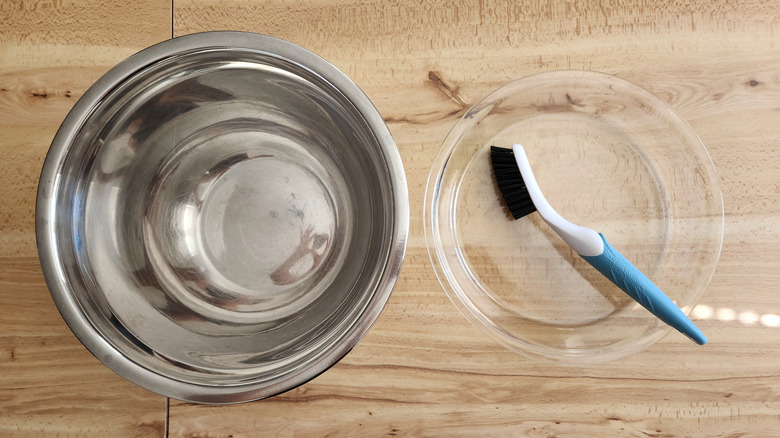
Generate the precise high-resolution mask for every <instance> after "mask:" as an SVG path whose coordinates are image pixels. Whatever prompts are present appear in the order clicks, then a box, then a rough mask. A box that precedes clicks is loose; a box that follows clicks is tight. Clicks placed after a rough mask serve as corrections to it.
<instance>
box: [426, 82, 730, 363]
mask: <svg viewBox="0 0 780 438" xmlns="http://www.w3.org/2000/svg"><path fill="white" fill-rule="evenodd" d="M514 143H520V144H522V145H523V146H524V148H525V149H526V152H527V154H528V156H529V160H530V162H531V166H532V168H533V170H534V173H535V175H536V177H537V180H538V182H539V185H540V187H541V189H542V191H543V192H544V194H545V196H546V197H547V199H548V200H549V202H550V204H551V205H552V206H553V207H554V208H555V209H556V210H557V211H558V212H559V213H560V214H561V215H562V216H564V217H566V218H567V219H568V220H570V221H571V222H574V223H576V224H581V225H584V226H587V227H590V228H593V229H595V230H596V231H598V232H602V233H604V235H605V236H607V238H608V239H609V240H610V242H611V243H612V245H613V246H614V247H615V248H617V249H618V250H619V251H621V252H622V253H623V254H624V255H625V256H626V257H627V258H628V259H629V260H631V261H632V262H633V263H634V264H635V265H636V266H637V267H638V268H639V269H640V270H641V271H642V272H644V273H645V274H646V275H647V276H648V277H649V278H650V279H651V280H653V281H654V282H655V283H656V284H657V285H658V286H659V287H660V288H661V289H662V290H664V291H665V292H666V294H667V295H669V297H670V298H672V299H673V300H674V301H675V302H676V303H677V304H678V305H679V306H681V307H682V308H683V310H684V311H686V312H689V311H690V310H691V309H692V308H693V306H694V305H695V304H696V302H697V301H698V300H699V298H700V297H701V295H702V293H703V292H704V290H705V288H706V286H707V284H708V282H709V279H710V278H711V275H712V273H713V270H714V267H715V264H716V262H717V259H718V256H719V253H720V245H721V239H722V233H723V209H722V201H721V194H720V188H719V185H718V179H717V175H716V174H715V171H714V168H713V165H712V162H711V160H710V158H709V155H708V154H707V152H706V150H705V149H704V147H703V145H702V144H701V142H700V140H699V139H698V137H697V136H696V135H695V134H694V133H693V132H692V130H691V129H690V127H689V126H688V125H687V124H686V123H685V122H684V121H682V120H681V119H680V118H679V116H677V115H676V114H675V113H674V112H673V111H671V109H670V108H669V107H668V106H667V105H666V104H664V103H663V102H661V101H660V100H658V99H657V98H655V97H654V96H652V95H651V94H649V93H647V92H646V91H644V90H642V89H641V88H639V87H637V86H635V85H633V84H630V83H628V82H626V81H623V80H620V79H618V78H616V77H613V76H609V75H605V74H600V73H595V72H576V71H562V72H550V73H542V74H538V75H535V76H530V77H528V78H525V79H521V80H518V81H516V82H513V83H511V84H509V85H507V86H505V87H502V88H501V89H499V90H497V91H496V92H494V93H492V94H491V95H489V96H488V97H486V98H485V99H484V100H483V101H481V102H480V103H478V104H477V105H475V106H474V107H473V108H472V109H471V110H469V111H468V112H467V113H466V114H465V115H464V116H463V117H462V118H461V120H460V121H458V123H457V124H456V126H455V127H454V128H453V130H452V132H451V133H450V134H449V135H448V137H447V139H446V140H445V142H444V144H443V146H442V149H441V152H440V154H439V156H438V157H437V160H436V162H435V163H434V166H433V169H432V171H431V175H430V178H429V181H428V189H427V190H428V191H427V196H426V213H425V221H426V231H427V233H426V234H427V236H428V244H429V251H430V252H431V259H432V261H433V264H434V268H435V269H436V271H437V274H438V276H439V279H440V280H441V282H442V285H443V286H444V288H445V290H446V291H447V292H448V294H449V295H450V297H451V298H452V299H453V302H455V304H456V305H457V306H458V307H459V308H460V310H461V311H462V312H463V313H464V314H465V315H466V316H467V317H468V318H469V319H470V320H471V321H472V322H474V323H475V324H476V325H478V326H479V327H481V328H483V329H485V330H486V331H487V332H488V334H490V335H491V336H492V337H494V338H495V339H496V340H498V341H499V342H501V343H502V344H504V345H505V346H507V347H509V348H511V349H513V350H515V351H518V352H520V353H523V354H526V355H528V356H531V357H535V358H539V359H543V360H548V361H554V362H561V363H570V364H593V363H600V362H605V361H609V360H614V359H618V358H621V357H624V356H627V355H629V354H632V353H635V352H637V351H639V350H641V349H643V348H645V347H647V346H649V345H651V344H652V343H653V342H655V341H657V340H658V339H660V338H661V337H662V336H663V335H664V334H666V333H667V332H668V330H669V327H668V326H666V325H665V324H663V323H661V322H660V321H658V320H657V319H655V317H654V316H653V315H651V314H650V313H649V312H647V311H646V310H645V309H644V308H642V307H641V306H640V305H639V304H637V303H635V302H634V301H632V300H631V299H630V298H629V297H628V296H627V295H625V294H624V293H623V292H622V291H621V290H620V289H618V288H617V286H615V285H613V284H612V283H610V282H609V281H608V280H607V279H606V278H604V277H603V276H602V275H601V274H599V273H598V272H597V271H596V270H595V269H593V268H592V267H591V266H590V265H589V264H588V263H587V262H585V261H584V260H582V259H581V258H580V257H579V256H578V255H577V254H576V253H575V252H574V251H573V250H571V248H569V247H568V246H567V245H566V243H565V242H563V240H561V239H560V238H559V237H558V236H557V235H556V234H555V233H554V232H553V231H552V230H551V229H550V228H549V227H548V226H547V225H546V224H545V223H544V222H543V221H542V220H541V218H540V217H539V216H538V215H537V214H532V215H530V216H526V217H524V218H521V219H520V220H517V221H514V220H512V218H511V216H509V213H508V211H507V210H506V209H505V207H504V205H503V203H502V201H501V195H500V193H499V191H498V189H497V187H496V184H495V181H494V178H493V176H492V169H491V167H490V159H489V148H490V146H491V145H495V146H501V147H511V145H512V144H514Z"/></svg>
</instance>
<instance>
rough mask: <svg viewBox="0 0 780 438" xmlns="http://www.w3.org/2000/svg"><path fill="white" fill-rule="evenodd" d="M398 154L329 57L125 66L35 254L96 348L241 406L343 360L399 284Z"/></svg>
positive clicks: (205, 49) (61, 163) (204, 51)
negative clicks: (394, 287) (38, 255)
mask: <svg viewBox="0 0 780 438" xmlns="http://www.w3.org/2000/svg"><path fill="white" fill-rule="evenodd" d="M408 227H409V206H408V195H407V187H406V180H405V177H404V173H403V168H402V163H401V160H400V156H399V154H398V151H397V149H396V146H395V143H394V142H393V139H392V137H391V136H390V133H389V131H388V129H387V127H386V125H385V124H384V122H383V120H382V118H381V116H380V115H379V113H378V112H377V110H376V109H375V108H374V107H373V106H372V105H371V103H370V102H369V100H368V98H367V97H366V96H365V95H364V94H363V93H362V92H361V91H360V89H358V87H357V86H356V85H355V84H354V83H353V82H352V81H351V80H350V79H349V78H347V76H345V75H344V74H343V73H341V72H340V71H339V70H337V69H336V68H335V67H334V66H332V65H331V64H329V63H328V62H327V61H325V60H323V59H321V58H319V57H317V56H316V55H314V54H312V53H311V52H308V51H306V50H304V49H302V48H300V47H298V46H295V45H293V44H291V43H287V42H284V41H281V40H278V39H275V38H271V37H268V36H262V35H256V34H249V33H240V32H209V33H202V34H195V35H189V36H185V37H181V38H176V39H173V40H170V41H166V42H163V43H161V44H158V45H156V46H153V47H151V48H148V49H146V50H144V51H142V52H140V53H138V54H136V55H134V56H132V57H130V58H128V59H127V60H126V61H124V62H122V63H121V64H119V65H118V66H117V67H115V68H114V69H112V70H111V71H110V72H108V73H107V74H106V75H105V76H104V77H102V78H101V79H100V80H99V81H98V82H97V83H96V84H95V85H94V86H93V87H91V88H90V89H89V90H88V91H87V93H85V95H84V96H83V97H82V98H81V99H80V100H79V101H78V103H77V104H76V105H75V107H74V108H73V110H72V111H71V112H70V114H69V115H68V116H67V118H66V119H65V121H64V122H63V124H62V127H61V128H60V130H59V132H58V133H57V135H56V137H55V139H54V141H53V143H52V146H51V149H50V151H49V154H48V156H47V158H46V162H45V164H44V167H43V172H42V175H41V181H40V186H39V190H38V204H37V211H36V228H37V237H38V249H39V254H40V259H41V264H42V267H43V272H44V274H45V277H46V281H47V283H48V286H49V289H50V291H51V294H52V297H53V298H54V301H55V302H56V304H57V307H58V308H59V310H60V312H61V313H62V316H63V317H64V319H65V320H66V322H67V323H68V325H69V326H70V327H71V329H72V330H73V332H74V333H75V334H76V335H77V336H78V338H79V339H80V340H81V342H82V343H83V344H84V345H85V346H86V347H87V348H88V349H89V350H90V351H91V352H92V353H93V354H94V355H95V356H96V357H97V358H98V359H100V360H101V361H102V362H103V363H104V364H106V365H107V366H109V367H110V368H111V369H113V370H114V371H115V372H117V373H118V374H120V375H122V376H123V377H125V378H127V379H128V380H130V381H132V382H135V383H136V384H138V385H140V386H143V387H145V388H147V389H150V390H152V391H155V392H158V393H160V394H163V395H166V396H170V397H174V398H177V399H182V400H187V401H192V402H203V403H235V402H241V401H248V400H254V399H260V398H264V397H267V396H271V395H274V394H277V393H279V392H283V391H285V390H288V389H290V388H293V387H295V386H297V385H300V384H302V383H304V382H306V381H308V380H309V379H311V378H313V377H315V376H316V375H318V374H319V373H321V372H322V371H324V370H326V369H327V368H329V367H330V366H331V365H333V364H334V363H336V362H337V361H338V360H339V359H341V357H343V356H344V355H345V354H346V353H347V352H348V351H349V350H350V349H351V348H352V347H353V346H354V345H355V344H356V343H357V342H358V340H359V339H360V338H361V337H362V336H363V335H364V334H365V333H366V331H367V330H368V328H369V326H370V325H371V324H372V323H373V322H374V320H375V319H376V318H377V317H378V315H379V313H380V311H381V310H382V308H383V307H384V305H385V303H386V301H387V299H388V297H389V295H390V292H391V290H392V288H393V285H394V284H395V281H396V279H397V276H398V272H399V270H400V267H401V262H402V259H403V255H404V250H405V244H406V237H407V232H408Z"/></svg>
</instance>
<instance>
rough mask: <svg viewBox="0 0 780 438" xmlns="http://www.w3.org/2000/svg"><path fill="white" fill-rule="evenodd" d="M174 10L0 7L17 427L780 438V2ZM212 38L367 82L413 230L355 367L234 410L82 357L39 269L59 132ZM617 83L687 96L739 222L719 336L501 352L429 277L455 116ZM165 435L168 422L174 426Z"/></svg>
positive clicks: (7, 293)
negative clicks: (511, 90)
mask: <svg viewBox="0 0 780 438" xmlns="http://www.w3.org/2000/svg"><path fill="white" fill-rule="evenodd" d="M173 6H174V16H173V17H171V3H170V2H167V1H166V2H163V1H158V0H142V1H136V2H119V1H107V2H97V1H86V2H80V1H70V0H53V1H44V0H38V1H5V2H2V3H0V18H1V19H2V23H3V26H2V27H0V157H2V160H0V173H1V174H2V175H3V182H4V184H3V185H2V187H0V435H2V436H6V435H9V436H45V435H50V436H55V435H56V436H60V435H61V436H161V435H165V434H166V432H167V434H169V435H170V436H176V437H191V436H200V437H207V436H208V437H228V436H233V437H238V436H475V435H488V436H532V437H551V436H576V437H582V436H596V437H601V436H637V437H647V436H652V437H667V436H704V437H727V436H743V437H748V436H756V437H768V436H780V364H779V363H778V357H780V328H778V327H777V325H776V322H777V316H778V315H780V298H779V297H778V296H777V294H776V290H777V284H779V283H780V269H779V268H780V221H779V220H778V219H780V205H778V203H777V193H778V190H779V189H780V172H779V171H778V168H777V164H776V163H778V162H780V148H778V146H777V144H778V140H779V139H780V135H779V134H778V131H777V126H780V73H778V72H779V71H780V51H778V44H780V41H779V40H778V39H779V38H780V37H778V35H780V33H778V31H780V29H779V27H780V22H779V21H778V17H780V4H778V3H777V2H768V1H759V0H748V1H740V2H710V1H708V0H692V1H688V2H678V1H671V0H661V1H657V2H647V1H642V0H627V1H621V2H611V1H593V0H591V1H585V2H539V1H535V0H521V1H518V2H507V1H498V0H481V1H478V0H474V1H471V0H468V1H466V0H455V1H447V2H445V1H443V0H423V1H405V0H404V1H396V2H386V1H380V0H370V1H366V0H310V1H307V2H299V1H297V0H267V1H262V2H261V1H256V0H229V1H217V0H178V1H176V2H175V4H174V5H173ZM172 18H173V24H174V29H173V30H174V33H175V34H176V35H182V34H187V33H192V32H198V31H203V30H217V29H235V30H247V31H253V32H259V33H265V34H270V35H273V36H277V37H280V38H284V39H287V40H290V41H292V42H295V43H297V44H300V45H302V46H304V47H306V48H308V49H310V50H312V51H314V52H316V53H318V54H319V55H321V56H323V57H325V58H326V59H328V60H329V61H331V62H332V63H334V64H335V65H336V66H337V67H339V68H340V69H342V70H343V71H344V72H345V73H347V74H348V75H349V76H350V77H351V78H352V79H354V80H355V81H356V82H357V84H358V85H359V86H360V87H361V88H362V89H363V90H364V91H365V92H366V93H367V94H368V96H369V98H370V99H371V100H372V102H374V104H375V105H376V106H377V108H378V109H379V111H380V113H381V114H382V115H383V117H384V118H385V120H386V121H387V123H388V125H389V126H390V129H391V131H392V134H393V136H394V137H395V140H396V142H397V143H398V146H399V149H400V152H401V155H402V159H403V161H404V165H405V170H406V173H407V178H408V183H409V190H410V203H411V211H412V217H411V233H410V236H409V245H408V251H407V258H406V261H405V263H404V268H403V271H402V274H401V278H400V280H399V283H398V286H397V287H396V290H395V291H394V293H393V296H392V298H391V300H390V302H389V304H388V306H387V308H386V309H385V311H384V313H383V314H382V316H381V317H380V319H379V321H378V322H377V324H376V325H375V326H374V327H373V328H372V330H371V331H370V332H369V334H368V335H367V336H366V338H365V339H364V340H363V341H362V342H361V343H360V344H359V345H358V346H357V347H356V348H355V349H354V350H353V351H352V352H351V353H350V354H349V355H348V356H347V357H346V358H345V359H344V360H343V361H342V362H340V363H339V364H338V365H336V366H335V367H334V368H332V369H331V370H329V371H327V372H326V373H324V374H323V375H321V376H320V377H318V378H316V379H315V380H313V381H312V382H310V383H308V384H306V385H304V386H302V387H300V388H297V389H295V390H293V391H290V392H288V393H286V394H282V395H280V396H278V397H275V398H272V399H269V400H264V401H260V402H256V403H249V404H244V405H238V406H198V405H191V404H187V403H181V402H176V401H172V402H171V406H170V419H169V424H167V426H168V427H167V428H166V401H165V399H164V398H163V397H160V396H156V395H154V394H152V393H150V392H148V391H145V390H143V389H140V388H138V387H136V386H134V385H132V384H130V383H128V382H126V381H124V380H123V379H121V378H120V377H118V376H116V375H114V374H113V373H112V372H111V371H110V370H108V369H107V368H106V367H105V366H103V365H101V364H100V363H99V362H98V361H97V360H96V359H94V358H93V357H92V356H91V355H90V354H89V353H88V352H87V351H86V349H84V347H82V346H81V345H80V344H79V343H78V341H77V340H76V338H75V337H74V336H73V335H72V334H71V332H70V331H69V330H68V328H67V326H66V325H65V324H64V322H63V321H62V319H61V318H60V316H59V315H58V314H57V311H56V309H55V307H54V305H53V303H52V301H51V299H50V297H49V296H48V292H47V290H46V286H45V284H44V282H43V278H42V275H41V272H40V266H39V264H38V261H37V254H36V249H35V236H34V225H33V221H34V214H33V212H34V201H35V189H36V185H37V179H38V173H39V171H40V166H41V164H42V161H43V158H44V156H45V153H46V150H47V148H48V145H49V143H50V141H51V139H52V137H53V136H54V134H55V132H56V129H57V127H58V126H59V123H61V121H62V119H63V118H64V117H65V114H66V113H67V111H68V110H69V109H70V107H71V106H72V105H73V103H74V102H75V100H76V99H77V98H78V97H79V96H81V95H82V93H83V92H84V91H85V90H86V88H87V87H89V85H91V84H92V83H93V82H94V81H95V80H97V78H98V77H100V75H102V74H103V73H104V72H105V71H106V70H108V68H110V67H111V66H113V65H114V64H116V63H117V62H119V61H120V60H122V59H124V58H125V57H126V56H128V55H130V54H132V53H133V52H135V51H137V50H139V49H141V48H144V47H146V46H148V45H151V44H153V43H156V42H158V41H161V40H163V39H166V38H167V37H169V36H170V35H171V19H172ZM562 68H577V69H588V70H599V71H604V72H607V73H611V74H616V75H618V76H620V77H622V78H624V79H627V80H629V81H632V82H634V83H637V84H638V85H640V86H642V87H644V88H646V89H648V90H650V91H651V92H652V93H654V94H655V95H656V96H659V97H660V98H661V99H663V100H664V101H666V102H668V103H669V104H670V105H671V106H673V107H674V108H675V109H676V110H677V111H678V112H679V113H680V114H681V115H682V116H683V117H684V118H685V119H687V120H688V121H689V123H690V124H691V125H692V127H693V128H694V130H695V131H696V132H697V133H698V134H699V136H700V137H701V138H702V140H703V142H704V144H705V145H706V146H707V147H708V149H709V151H710V154H711V156H712V159H713V161H714V163H715V165H716V168H717V170H718V174H719V176H720V179H721V184H722V189H723V199H724V206H725V211H726V234H725V240H724V246H723V252H722V255H721V259H720V262H719V265H718V269H717V271H716V273H715V276H714V278H713V280H712V283H711V286H710V288H709V289H708V291H707V293H706V295H705V296H704V298H703V300H702V302H701V305H700V306H699V309H698V311H697V313H696V315H697V321H696V322H697V324H699V325H700V326H701V327H702V329H703V330H704V331H705V332H706V333H707V334H708V336H709V337H710V343H709V344H708V345H707V346H706V347H702V348H695V347H692V346H691V344H690V343H689V342H688V341H687V340H685V339H681V337H679V336H675V335H669V336H667V337H666V338H664V339H663V340H662V341H661V342H659V343H657V344H656V345H654V346H653V347H651V348H649V349H648V350H646V351H644V352H642V353H640V354H637V355H635V356H632V357H630V358H626V359H624V360H621V361H618V362H615V363H611V364H608V365H604V366H600V367H586V368H573V367H559V366H553V365H548V364H543V363H539V362H535V361H531V360H527V359H524V358H522V357H520V356H517V355H516V354H514V353H511V352H509V351H506V350H504V349H502V348H501V347H498V346H496V345H494V344H493V343H492V342H490V341H489V340H488V339H487V338H486V337H485V336H484V335H483V334H482V333H481V332H480V331H479V330H477V329H476V328H474V327H472V326H470V325H469V324H468V323H467V322H466V321H465V319H463V318H462V317H461V315H460V314H458V312H457V310H456V309H455V307H454V306H453V305H452V304H451V303H450V302H449V300H448V299H447V297H446V296H445V294H444V293H443V291H442V290H441V287H440V286H439V284H438V281H437V280H436V278H435V276H434V274H433V271H432V269H431V267H430V262H429V260H428V255H427V251H426V249H425V240H424V235H423V231H422V216H421V212H422V208H423V197H424V192H425V182H426V179H427V175H428V171H429V168H430V164H431V162H432V161H433V158H434V156H435V155H436V152H437V151H438V147H439V145H440V144H441V141H442V140H443V139H444V137H445V136H446V134H447V132H448V131H449V129H450V128H451V127H452V126H453V124H454V123H455V121H456V120H457V118H458V117H459V116H460V115H461V114H462V113H463V112H464V111H465V109H467V108H468V107H469V106H471V105H472V104H474V103H475V102H476V101H477V100H478V99H480V98H481V97H483V96H485V95H486V94H487V93H489V92H490V91H492V90H494V89H495V88H497V87H499V86H501V85H503V84H505V83H507V82H509V81H511V80H513V79H516V78H519V77H522V76H525V75H528V74H532V73H537V72H541V71H547V70H553V69H562ZM166 429H167V430H166Z"/></svg>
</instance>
